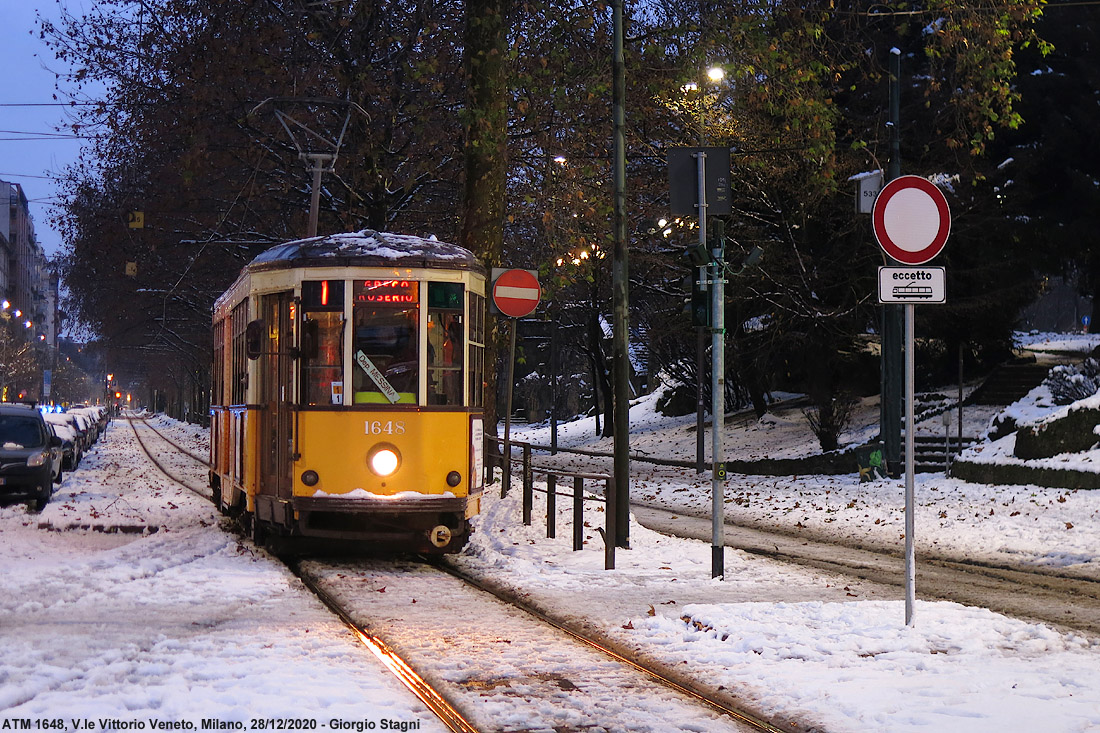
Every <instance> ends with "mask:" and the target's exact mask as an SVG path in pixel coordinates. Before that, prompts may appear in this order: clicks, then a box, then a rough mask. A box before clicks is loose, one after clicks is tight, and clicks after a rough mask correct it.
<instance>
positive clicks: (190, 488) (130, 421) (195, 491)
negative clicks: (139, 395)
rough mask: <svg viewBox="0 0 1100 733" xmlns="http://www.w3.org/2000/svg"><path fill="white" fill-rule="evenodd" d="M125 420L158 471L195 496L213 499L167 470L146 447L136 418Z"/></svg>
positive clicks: (208, 494) (173, 444) (207, 493)
mask: <svg viewBox="0 0 1100 733" xmlns="http://www.w3.org/2000/svg"><path fill="white" fill-rule="evenodd" d="M125 419H126V423H127V424H128V425H129V426H130V429H131V430H133V431H134V438H135V439H136V440H137V443H138V446H139V447H140V448H141V450H142V452H143V453H145V456H146V457H147V458H148V459H149V460H150V461H151V462H152V464H153V465H154V466H156V467H157V470H159V471H160V472H161V473H163V474H164V475H165V476H166V477H167V478H168V479H169V480H170V481H174V482H175V483H177V484H179V485H180V486H182V487H183V488H185V489H187V490H188V491H190V492H191V493H192V494H195V495H196V496H201V497H202V498H204V499H207V500H211V499H213V494H212V493H210V492H208V491H200V490H199V489H196V488H195V487H194V486H191V485H190V484H188V483H187V482H186V481H183V480H182V479H180V478H179V477H177V476H176V475H175V474H173V473H172V472H171V471H169V470H168V469H167V468H165V467H164V465H163V464H162V463H161V462H160V461H158V460H157V458H156V456H154V455H153V453H152V452H151V451H150V450H149V447H148V446H146V445H145V441H144V440H142V439H141V435H140V434H139V433H138V429H137V428H136V427H135V426H134V418H131V417H127V418H125ZM144 424H145V426H146V427H150V426H149V424H148V423H144ZM153 432H154V433H156V434H157V435H158V436H160V437H162V438H163V437H164V436H161V434H160V433H159V432H157V431H156V430H155V429H153ZM167 442H168V443H169V444H170V445H172V446H173V447H175V448H177V449H179V446H177V445H176V444H175V443H172V441H167ZM181 452H183V453H187V451H183V450H182V449H181ZM187 455H188V456H190V457H192V458H193V457H194V456H193V455H191V454H187Z"/></svg>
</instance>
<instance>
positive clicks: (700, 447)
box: [695, 267, 707, 473]
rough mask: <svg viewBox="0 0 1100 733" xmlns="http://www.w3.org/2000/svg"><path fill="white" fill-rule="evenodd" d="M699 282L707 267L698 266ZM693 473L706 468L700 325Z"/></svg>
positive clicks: (703, 279) (703, 341)
mask: <svg viewBox="0 0 1100 733" xmlns="http://www.w3.org/2000/svg"><path fill="white" fill-rule="evenodd" d="M696 277H697V278H699V282H706V280H707V269H706V268H705V267H700V268H699V272H698V273H697V274H696ZM695 335H696V337H695V473H702V472H703V471H705V470H706V452H707V437H706V433H707V429H706V421H705V420H704V419H703V415H704V413H705V412H706V410H707V401H706V399H704V397H703V372H705V371H706V361H707V332H706V331H705V330H704V329H703V327H702V326H699V327H698V328H696V329H695Z"/></svg>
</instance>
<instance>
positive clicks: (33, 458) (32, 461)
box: [27, 452, 50, 466]
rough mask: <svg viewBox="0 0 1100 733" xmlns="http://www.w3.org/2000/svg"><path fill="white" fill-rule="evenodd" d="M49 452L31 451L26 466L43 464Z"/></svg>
mask: <svg viewBox="0 0 1100 733" xmlns="http://www.w3.org/2000/svg"><path fill="white" fill-rule="evenodd" d="M49 455H50V454H49V453H45V452H43V453H33V454H31V455H30V456H28V457H27V465H28V466H42V465H45V463H46V459H47V458H48V457H49Z"/></svg>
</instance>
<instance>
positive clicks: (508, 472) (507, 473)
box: [500, 446, 512, 499]
mask: <svg viewBox="0 0 1100 733" xmlns="http://www.w3.org/2000/svg"><path fill="white" fill-rule="evenodd" d="M507 447H508V449H509V450H508V453H507V454H505V453H503V452H502V453H501V454H500V455H501V458H500V481H501V483H500V498H501V499H503V498H504V497H506V496H508V489H509V488H510V487H511V486H512V456H511V452H512V451H511V446H507Z"/></svg>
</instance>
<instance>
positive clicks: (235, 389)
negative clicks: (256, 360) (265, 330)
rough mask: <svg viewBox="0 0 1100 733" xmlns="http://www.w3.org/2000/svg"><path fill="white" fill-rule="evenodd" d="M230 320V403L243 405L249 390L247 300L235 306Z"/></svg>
mask: <svg viewBox="0 0 1100 733" xmlns="http://www.w3.org/2000/svg"><path fill="white" fill-rule="evenodd" d="M229 322H230V326H231V328H232V330H233V344H232V349H233V352H232V354H231V359H230V361H231V370H230V378H231V380H232V381H231V383H230V389H229V400H230V401H229V404H231V405H243V404H244V402H245V395H246V394H247V390H248V355H247V349H246V348H245V329H246V327H247V326H248V301H247V300H242V301H241V302H240V303H238V304H237V305H236V306H235V307H234V308H233V312H232V314H231V315H230V317H229Z"/></svg>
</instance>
